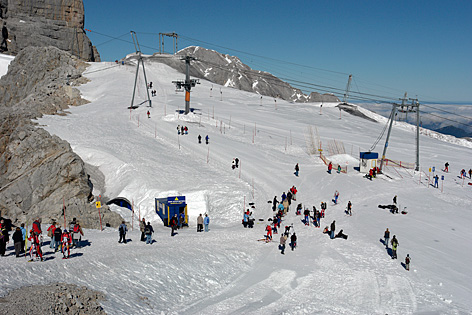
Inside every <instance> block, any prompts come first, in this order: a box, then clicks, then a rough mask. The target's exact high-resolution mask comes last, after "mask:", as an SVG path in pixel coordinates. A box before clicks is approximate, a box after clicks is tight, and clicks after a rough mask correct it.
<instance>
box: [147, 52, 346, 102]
mask: <svg viewBox="0 0 472 315" xmlns="http://www.w3.org/2000/svg"><path fill="white" fill-rule="evenodd" d="M182 56H191V57H194V58H195V61H192V63H191V67H190V75H191V76H193V77H196V78H202V79H206V80H208V81H211V82H214V83H216V84H220V85H224V86H228V87H233V88H235V89H239V90H243V91H249V92H255V93H258V94H260V95H265V96H270V97H274V98H281V99H283V100H287V101H294V102H321V101H324V102H339V99H338V98H337V97H336V96H335V95H333V94H323V95H321V94H319V93H316V92H313V93H311V94H310V95H309V96H308V95H305V94H304V93H303V92H302V91H301V90H300V89H297V88H294V87H292V86H291V85H290V84H288V83H287V82H284V81H282V80H280V79H279V78H277V77H276V76H274V75H272V74H270V73H268V72H264V71H258V70H253V69H251V68H250V67H249V66H248V65H246V64H244V63H243V62H242V61H241V60H240V59H239V58H238V57H234V56H230V55H224V54H221V53H219V52H217V51H214V50H209V49H205V48H202V47H196V46H191V47H187V48H184V49H182V50H180V51H179V52H178V53H177V55H176V56H172V57H169V58H162V55H159V54H155V55H154V56H153V57H151V58H150V59H151V60H155V61H158V62H162V63H165V64H167V65H168V66H170V67H172V68H174V69H176V70H178V71H180V72H182V73H185V62H183V61H181V60H180V58H181V57H182Z"/></svg>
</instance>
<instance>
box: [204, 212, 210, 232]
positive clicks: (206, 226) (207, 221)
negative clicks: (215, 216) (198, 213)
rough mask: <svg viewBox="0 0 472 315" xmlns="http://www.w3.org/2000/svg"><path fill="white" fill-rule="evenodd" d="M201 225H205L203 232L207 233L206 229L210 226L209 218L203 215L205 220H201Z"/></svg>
mask: <svg viewBox="0 0 472 315" xmlns="http://www.w3.org/2000/svg"><path fill="white" fill-rule="evenodd" d="M203 225H205V232H208V227H209V225H210V217H209V216H208V214H206V213H205V218H203Z"/></svg>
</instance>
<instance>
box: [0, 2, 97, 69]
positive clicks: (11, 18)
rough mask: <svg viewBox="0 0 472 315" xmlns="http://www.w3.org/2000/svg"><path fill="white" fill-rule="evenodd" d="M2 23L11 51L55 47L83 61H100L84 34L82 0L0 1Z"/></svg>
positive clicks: (0, 20)
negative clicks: (4, 26) (33, 47)
mask: <svg viewBox="0 0 472 315" xmlns="http://www.w3.org/2000/svg"><path fill="white" fill-rule="evenodd" d="M3 22H5V23H6V28H7V30H8V39H9V43H8V51H7V52H8V53H10V54H13V55H16V54H18V52H19V51H20V50H21V49H23V48H25V47H29V46H38V47H46V46H54V47H57V48H59V49H61V50H64V51H67V52H69V53H71V54H72V55H75V56H77V57H79V58H81V59H83V60H87V61H100V55H99V54H98V51H97V49H96V48H95V47H94V46H92V43H91V42H90V39H89V38H88V37H87V35H86V34H85V30H84V4H83V2H82V0H0V27H1V26H2V25H3Z"/></svg>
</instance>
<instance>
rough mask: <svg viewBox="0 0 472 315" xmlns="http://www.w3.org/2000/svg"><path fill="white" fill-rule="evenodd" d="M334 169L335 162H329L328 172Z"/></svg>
mask: <svg viewBox="0 0 472 315" xmlns="http://www.w3.org/2000/svg"><path fill="white" fill-rule="evenodd" d="M332 169H333V163H331V162H329V164H328V173H330V174H331V170H332Z"/></svg>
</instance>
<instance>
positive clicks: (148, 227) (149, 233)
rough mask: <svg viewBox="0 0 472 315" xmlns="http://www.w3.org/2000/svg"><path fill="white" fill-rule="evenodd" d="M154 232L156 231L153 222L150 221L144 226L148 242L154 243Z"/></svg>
mask: <svg viewBox="0 0 472 315" xmlns="http://www.w3.org/2000/svg"><path fill="white" fill-rule="evenodd" d="M152 233H154V229H153V228H152V226H151V222H148V223H147V225H146V227H145V228H144V234H146V244H152Z"/></svg>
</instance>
